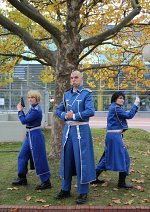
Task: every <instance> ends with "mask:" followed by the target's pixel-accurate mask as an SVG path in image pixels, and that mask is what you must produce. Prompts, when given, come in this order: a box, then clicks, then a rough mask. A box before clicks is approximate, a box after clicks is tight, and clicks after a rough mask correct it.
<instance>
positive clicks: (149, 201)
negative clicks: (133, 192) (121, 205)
mask: <svg viewBox="0 0 150 212" xmlns="http://www.w3.org/2000/svg"><path fill="white" fill-rule="evenodd" d="M140 203H141V204H142V203H150V199H143V200H141V201H140Z"/></svg>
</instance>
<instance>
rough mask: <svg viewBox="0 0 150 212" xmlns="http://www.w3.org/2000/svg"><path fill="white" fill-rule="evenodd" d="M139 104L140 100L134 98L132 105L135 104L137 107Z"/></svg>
mask: <svg viewBox="0 0 150 212" xmlns="http://www.w3.org/2000/svg"><path fill="white" fill-rule="evenodd" d="M139 103H140V98H139V97H138V96H136V99H135V102H134V104H135V105H136V106H138V105H139Z"/></svg>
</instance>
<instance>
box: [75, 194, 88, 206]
mask: <svg viewBox="0 0 150 212" xmlns="http://www.w3.org/2000/svg"><path fill="white" fill-rule="evenodd" d="M75 202H76V203H77V204H84V203H85V202H87V194H80V195H79V196H78V198H77V199H76V200H75Z"/></svg>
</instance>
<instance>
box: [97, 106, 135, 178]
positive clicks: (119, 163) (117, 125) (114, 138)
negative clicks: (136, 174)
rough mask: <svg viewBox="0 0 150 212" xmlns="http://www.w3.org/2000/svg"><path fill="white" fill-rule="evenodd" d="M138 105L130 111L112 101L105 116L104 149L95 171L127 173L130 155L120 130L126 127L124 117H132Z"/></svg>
mask: <svg viewBox="0 0 150 212" xmlns="http://www.w3.org/2000/svg"><path fill="white" fill-rule="evenodd" d="M137 110H138V107H137V106H136V105H134V106H133V107H132V109H131V111H130V112H126V111H125V110H123V108H122V107H121V106H119V105H118V104H116V103H115V102H113V103H112V104H111V105H110V108H109V113H108V117H107V134H106V138H105V151H104V153H103V155H102V157H101V159H100V161H99V163H98V165H97V168H96V172H97V173H98V172H101V171H103V170H111V171H119V172H124V173H125V174H126V175H128V173H129V168H130V157H129V154H128V151H127V148H126V146H125V145H124V142H123V139H122V132H123V131H125V130H127V129H128V124H127V121H126V119H132V118H133V117H134V116H135V114H136V112H137Z"/></svg>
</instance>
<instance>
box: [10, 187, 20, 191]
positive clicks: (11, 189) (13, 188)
mask: <svg viewBox="0 0 150 212" xmlns="http://www.w3.org/2000/svg"><path fill="white" fill-rule="evenodd" d="M7 190H10V191H13V190H18V188H16V187H12V188H7Z"/></svg>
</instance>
